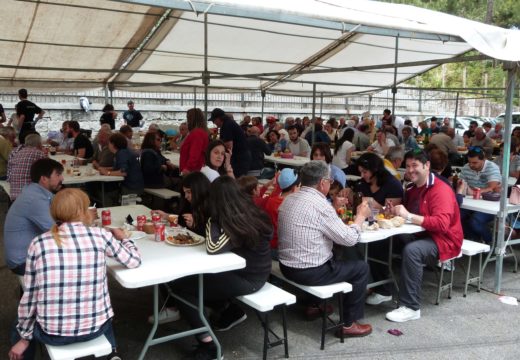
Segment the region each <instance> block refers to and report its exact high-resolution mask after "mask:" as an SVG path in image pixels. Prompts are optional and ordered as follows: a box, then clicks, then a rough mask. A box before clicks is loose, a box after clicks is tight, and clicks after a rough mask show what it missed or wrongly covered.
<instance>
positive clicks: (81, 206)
mask: <svg viewBox="0 0 520 360" xmlns="http://www.w3.org/2000/svg"><path fill="white" fill-rule="evenodd" d="M89 204H90V200H89V198H88V195H87V194H86V193H85V192H84V191H82V190H80V189H64V190H61V191H60V192H58V193H57V194H56V196H54V199H53V200H52V203H51V209H50V210H51V216H52V218H53V219H54V221H55V222H56V223H55V224H54V225H52V228H51V233H52V237H53V238H54V241H56V244H57V245H58V247H61V239H60V235H59V226H60V225H61V224H62V223H65V222H75V221H82V222H85V221H88V220H89V219H90V217H89V213H88V207H89Z"/></svg>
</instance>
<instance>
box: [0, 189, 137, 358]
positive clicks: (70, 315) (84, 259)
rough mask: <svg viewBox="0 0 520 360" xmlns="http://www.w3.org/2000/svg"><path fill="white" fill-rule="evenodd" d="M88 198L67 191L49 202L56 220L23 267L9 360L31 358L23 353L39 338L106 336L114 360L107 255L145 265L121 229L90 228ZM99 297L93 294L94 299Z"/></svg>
mask: <svg viewBox="0 0 520 360" xmlns="http://www.w3.org/2000/svg"><path fill="white" fill-rule="evenodd" d="M89 204H90V200H89V198H88V196H87V194H85V193H84V192H83V191H81V190H79V189H65V190H62V191H60V192H58V193H57V194H56V196H55V197H54V199H53V201H52V203H51V209H50V212H51V216H52V218H53V219H54V220H55V221H56V224H55V225H53V227H52V228H51V230H50V231H48V232H46V233H44V234H42V235H40V236H38V237H36V238H34V240H33V241H32V243H31V245H30V246H29V250H28V254H27V264H26V269H25V277H24V287H25V292H24V294H23V296H22V299H21V300H20V305H19V306H18V319H19V320H18V326H17V331H18V334H19V336H20V340H18V341H17V342H16V344H15V345H14V346H13V347H12V348H11V350H10V351H9V360H21V359H25V360H27V359H28V358H29V357H28V356H26V355H27V354H24V353H25V351H26V349H27V348H28V347H29V344H30V342H31V341H32V340H33V339H35V340H37V341H39V342H42V343H45V344H49V345H57V346H59V345H67V344H72V343H76V342H82V341H88V340H92V339H95V338H97V337H99V336H102V335H105V336H106V338H107V340H108V341H109V342H110V344H111V345H112V349H113V352H112V354H111V355H109V357H108V358H107V359H111V360H116V359H119V360H120V358H119V356H118V355H117V353H116V342H115V339H114V334H113V330H112V317H113V316H114V311H113V310H112V306H111V304H110V296H109V293H108V284H107V275H106V257H107V256H108V257H113V258H115V259H116V260H117V261H118V262H120V263H121V264H122V265H124V266H126V267H128V268H135V267H138V266H139V265H140V264H141V258H140V255H139V252H138V250H137V248H136V246H135V245H134V243H133V241H132V240H129V239H124V233H123V231H122V230H121V229H113V230H112V233H110V232H108V231H106V230H104V229H101V228H96V227H91V226H90V225H91V224H92V222H93V218H92V217H93V216H92V213H91V212H90V211H89V210H88V207H89ZM94 295H95V296H94Z"/></svg>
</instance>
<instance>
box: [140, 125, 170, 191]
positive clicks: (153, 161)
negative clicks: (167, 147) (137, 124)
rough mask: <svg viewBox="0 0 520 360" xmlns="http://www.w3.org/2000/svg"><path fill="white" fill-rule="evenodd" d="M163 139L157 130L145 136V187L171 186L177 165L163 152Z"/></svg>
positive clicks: (142, 164)
mask: <svg viewBox="0 0 520 360" xmlns="http://www.w3.org/2000/svg"><path fill="white" fill-rule="evenodd" d="M161 142H162V139H161V137H160V136H159V134H158V133H156V132H151V133H150V132H149V133H147V134H146V135H145V136H144V139H143V143H142V144H141V150H142V151H141V170H142V172H143V181H144V187H146V188H153V189H160V188H164V187H171V186H172V184H173V181H172V179H171V175H172V173H173V171H174V169H175V166H174V165H173V164H172V163H171V161H170V160H168V159H166V158H165V157H164V156H163V155H162V154H161Z"/></svg>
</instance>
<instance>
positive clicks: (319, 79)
mask: <svg viewBox="0 0 520 360" xmlns="http://www.w3.org/2000/svg"><path fill="white" fill-rule="evenodd" d="M2 11H3V24H2V34H1V35H0V44H1V45H2V47H1V48H2V50H3V51H2V52H0V89H6V88H9V89H13V88H20V87H29V88H30V89H34V88H41V89H53V90H57V89H66V88H74V89H80V88H95V87H98V88H99V87H106V88H109V89H128V90H135V91H190V92H191V91H193V89H194V88H202V87H203V88H204V89H205V92H206V94H207V92H208V91H233V92H237V91H252V90H256V91H258V90H260V91H262V94H265V92H271V93H283V94H302V95H308V94H311V93H312V94H316V92H319V93H321V94H323V95H324V96H335V95H347V94H371V93H374V92H377V91H379V90H381V89H388V88H393V89H394V100H395V91H396V85H397V84H398V83H400V82H403V81H405V80H407V79H409V78H411V77H413V76H415V75H417V74H420V73H422V72H425V71H427V70H429V69H431V68H432V67H434V66H437V65H439V64H441V63H445V62H455V61H470V60H479V59H486V58H494V59H499V60H504V61H508V62H512V63H509V65H508V69H509V81H508V101H507V109H508V112H507V114H508V115H507V116H506V119H507V123H506V133H508V134H510V133H511V131H510V130H511V128H510V127H511V117H510V112H511V105H512V96H513V88H514V78H515V73H516V69H517V65H516V63H514V62H517V61H518V60H520V52H519V51H518V49H520V32H519V31H514V30H506V29H502V28H498V27H494V26H490V25H486V24H482V23H478V22H475V21H470V20H467V19H463V18H458V17H455V16H451V15H447V14H443V13H438V12H434V11H429V10H425V9H420V8H416V7H413V6H408V5H399V4H390V3H381V2H375V1H364V0H323V1H320V0H285V1H281V0H228V1H221V0H213V1H210V0H191V1H188V0H126V1H102V0H48V1H36V0H25V1H15V0H4V1H3V2H2ZM472 49H475V50H477V51H479V52H480V54H481V55H477V56H463V55H464V54H465V53H467V52H468V51H470V50H472ZM509 142H510V138H509V136H508V137H507V138H506V141H505V144H504V146H505V147H506V148H508V146H509ZM508 166H509V164H508V163H507V164H504V167H503V169H504V174H505V175H504V182H503V183H507V173H508ZM506 191H507V189H505V190H504V196H503V199H502V204H501V205H502V209H503V208H504V207H505V204H506V201H507V198H505V196H506ZM499 218H500V224H501V226H499V239H500V240H502V239H503V238H504V224H505V215H504V213H503V212H501V214H499ZM498 249H499V250H498V251H499V257H498V258H499V259H498V261H497V277H496V288H497V289H498V290H499V288H500V279H501V270H502V261H501V260H502V251H503V243H502V241H501V242H500V243H499V247H498Z"/></svg>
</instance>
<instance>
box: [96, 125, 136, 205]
mask: <svg viewBox="0 0 520 360" xmlns="http://www.w3.org/2000/svg"><path fill="white" fill-rule="evenodd" d="M127 146H128V142H127V141H126V138H125V137H124V135H122V134H119V133H116V134H112V135H110V138H109V139H108V148H109V149H110V152H112V154H115V160H114V166H113V167H100V168H99V173H100V174H101V175H108V176H123V177H124V178H125V179H124V180H123V182H122V183H121V194H123V195H126V194H141V193H142V192H143V191H144V181H143V173H142V172H141V166H140V165H139V161H137V157H136V155H135V154H134V152H133V151H131V150H130V149H128V147H127Z"/></svg>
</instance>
